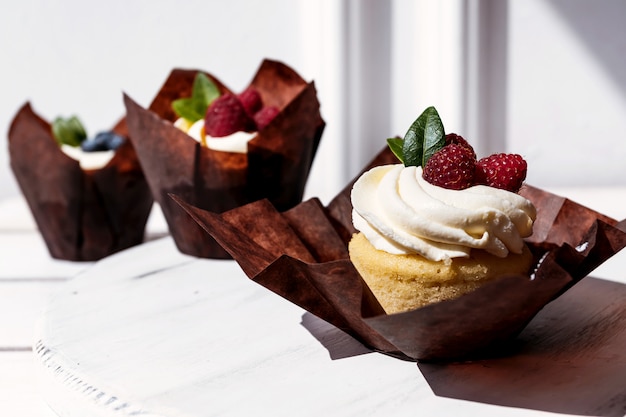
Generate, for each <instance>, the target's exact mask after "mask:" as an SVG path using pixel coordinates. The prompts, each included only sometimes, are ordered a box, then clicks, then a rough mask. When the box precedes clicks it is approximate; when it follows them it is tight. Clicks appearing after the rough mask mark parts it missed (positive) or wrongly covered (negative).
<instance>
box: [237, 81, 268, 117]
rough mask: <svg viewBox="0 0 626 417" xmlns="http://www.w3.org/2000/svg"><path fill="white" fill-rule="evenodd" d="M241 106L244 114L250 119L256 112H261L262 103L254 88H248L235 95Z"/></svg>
mask: <svg viewBox="0 0 626 417" xmlns="http://www.w3.org/2000/svg"><path fill="white" fill-rule="evenodd" d="M237 97H238V98H239V101H241V104H243V108H244V109H246V113H248V116H250V117H252V116H253V115H254V114H255V113H256V112H258V111H259V110H261V107H263V101H262V100H261V95H260V94H259V92H258V91H257V89H256V88H254V87H252V86H250V87H248V88H246V89H245V90H244V91H243V92H241V93H239V95H237Z"/></svg>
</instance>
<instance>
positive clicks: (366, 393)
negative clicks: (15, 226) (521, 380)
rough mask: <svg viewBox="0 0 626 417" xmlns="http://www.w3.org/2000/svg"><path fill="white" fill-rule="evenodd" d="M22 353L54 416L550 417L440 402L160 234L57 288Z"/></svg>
mask: <svg viewBox="0 0 626 417" xmlns="http://www.w3.org/2000/svg"><path fill="white" fill-rule="evenodd" d="M314 335H315V336H314ZM33 350H34V352H35V358H36V364H37V368H38V374H39V379H40V388H41V393H42V395H43V397H44V399H45V401H46V402H47V403H48V404H49V405H50V406H51V407H52V409H53V410H55V412H56V413H58V414H59V416H61V417H86V416H89V417H99V416H103V417H104V416H106V417H112V416H141V417H147V416H149V417H153V416H162V417H183V416H184V417H191V416H319V417H321V416H325V417H327V416H341V417H347V416H359V417H363V416H417V415H421V416H450V415H464V416H481V417H485V416H528V415H533V416H542V415H553V414H551V413H545V412H540V411H533V410H524V409H516V408H508V407H501V406H495V405H487V404H481V403H475V402H470V401H462V400H455V399H449V398H443V397H437V396H435V395H434V394H433V392H432V390H431V389H430V387H429V386H428V384H427V382H426V381H425V379H424V377H423V376H422V374H421V373H420V371H419V369H418V367H417V365H416V364H415V363H412V362H405V361H401V360H398V359H395V358H392V357H389V356H386V355H383V354H380V353H376V352H371V351H369V350H368V349H366V348H365V347H363V346H362V345H361V344H360V343H359V342H357V341H356V340H354V339H353V338H352V337H350V336H348V335H346V334H345V333H343V332H342V331H340V330H338V329H336V328H335V327H333V326H332V325H330V324H328V323H326V322H324V321H322V320H320V319H318V318H316V317H314V316H312V315H311V314H309V313H307V312H305V311H304V310H302V309H301V308H299V307H297V306H296V305H294V304H292V303H290V302H288V301H286V300H284V299H283V298H281V297H279V296H277V295H275V294H274V293H272V292H270V291H269V290H267V289H265V288H263V287H261V286H259V285H258V284H256V283H254V282H252V281H251V280H249V279H248V278H247V277H246V276H245V275H244V274H243V272H242V271H241V269H240V268H239V266H238V264H237V263H235V262H234V261H224V260H208V259H197V258H193V257H190V256H186V255H182V254H180V253H179V252H178V251H177V250H176V247H175V246H174V243H173V241H172V240H171V238H170V237H166V238H162V239H159V240H156V241H152V242H149V243H145V244H142V245H140V246H138V247H135V248H132V249H129V250H126V251H124V252H121V253H119V254H116V255H113V256H111V257H109V258H107V259H104V260H102V261H100V262H97V263H96V264H95V265H94V266H93V267H91V268H89V269H88V270H87V271H85V272H82V273H81V274H80V275H79V276H77V277H76V278H74V279H72V280H70V281H69V282H68V283H67V284H64V286H63V288H62V290H61V291H60V292H59V293H58V294H56V295H55V297H54V298H53V299H52V300H51V302H50V303H49V305H48V306H47V308H46V309H45V311H44V313H43V316H42V317H41V320H40V323H39V325H38V328H37V331H36V338H35V345H34V349H33ZM554 415H556V414H554ZM559 415H562V414H559Z"/></svg>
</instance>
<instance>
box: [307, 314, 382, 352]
mask: <svg viewBox="0 0 626 417" xmlns="http://www.w3.org/2000/svg"><path fill="white" fill-rule="evenodd" d="M300 324H302V326H303V327H304V328H305V329H307V330H308V331H309V333H311V334H312V335H313V337H315V338H316V339H317V340H318V341H319V342H320V343H321V344H322V346H324V347H325V348H326V349H327V350H328V353H329V355H330V358H331V359H333V360H335V359H344V358H350V357H352V356H358V355H363V354H366V353H373V351H372V350H371V349H369V348H367V347H365V346H364V345H363V344H362V343H361V342H359V341H358V340H356V339H355V338H353V337H352V336H350V335H348V334H347V333H345V332H344V331H343V330H340V329H338V328H336V327H335V326H333V325H332V324H330V323H328V322H326V321H324V320H322V319H320V318H319V317H317V316H315V315H313V314H311V313H309V312H306V313H304V314H303V315H302V322H301V323H300Z"/></svg>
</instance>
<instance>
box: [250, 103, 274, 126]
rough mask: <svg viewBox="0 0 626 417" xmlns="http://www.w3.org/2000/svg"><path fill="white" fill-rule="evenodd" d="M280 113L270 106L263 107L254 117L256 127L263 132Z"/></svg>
mask: <svg viewBox="0 0 626 417" xmlns="http://www.w3.org/2000/svg"><path fill="white" fill-rule="evenodd" d="M278 113H280V110H278V108H277V107H273V106H268V107H263V108H262V109H261V110H259V111H258V112H257V113H256V114H255V115H254V121H255V122H256V127H257V129H259V130H262V129H263V128H264V127H265V126H267V125H268V124H269V123H270V122H271V121H272V120H274V117H276V115H277V114H278Z"/></svg>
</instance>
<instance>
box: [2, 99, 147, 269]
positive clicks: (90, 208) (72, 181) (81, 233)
mask: <svg viewBox="0 0 626 417" xmlns="http://www.w3.org/2000/svg"><path fill="white" fill-rule="evenodd" d="M8 136H9V156H10V160H11V168H12V170H13V173H14V175H15V178H16V180H17V182H18V185H19V187H20V189H21V191H22V193H23V195H24V197H25V199H26V202H27V203H28V206H29V208H30V210H31V212H32V214H33V217H34V219H35V222H36V224H37V227H38V229H39V231H40V232H41V235H42V237H43V239H44V241H45V243H46V246H47V248H48V251H49V252H50V255H51V256H52V257H54V258H57V259H64V260H71V261H95V260H98V259H101V258H104V257H106V256H108V255H111V254H113V253H115V252H118V251H120V250H123V249H126V248H129V247H131V246H134V245H137V244H139V243H141V242H142V241H143V239H144V231H145V225H146V222H147V219H148V216H149V214H150V210H151V208H152V203H153V199H152V195H151V193H150V190H149V188H148V184H147V182H146V180H145V177H144V175H143V172H142V170H141V166H140V165H139V161H138V159H137V156H136V154H135V151H134V149H133V146H132V143H131V142H130V141H129V140H128V134H127V130H126V123H125V120H124V119H122V120H120V121H119V122H118V123H117V124H116V125H115V126H114V127H113V128H112V129H110V130H106V131H103V132H101V133H98V134H97V135H95V136H93V137H92V138H89V137H88V135H87V133H86V130H85V128H84V127H83V125H82V123H81V122H80V120H79V119H78V118H77V117H75V116H73V117H69V118H62V117H59V118H56V119H55V120H54V121H53V122H52V123H49V122H47V121H45V120H44V119H43V118H41V117H40V116H39V115H37V114H36V113H35V112H34V111H33V109H32V107H31V105H30V103H26V104H24V105H23V106H22V107H21V108H20V109H19V111H18V112H17V114H16V115H15V117H14V119H13V121H12V123H11V127H10V129H9V134H8Z"/></svg>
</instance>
